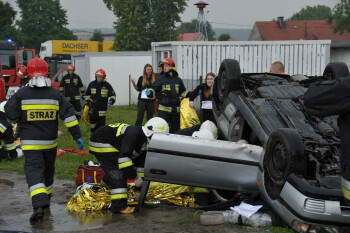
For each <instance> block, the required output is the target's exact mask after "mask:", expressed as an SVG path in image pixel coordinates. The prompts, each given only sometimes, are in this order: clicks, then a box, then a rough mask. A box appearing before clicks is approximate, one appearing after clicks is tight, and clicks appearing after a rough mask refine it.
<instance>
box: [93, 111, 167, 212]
mask: <svg viewBox="0 0 350 233" xmlns="http://www.w3.org/2000/svg"><path fill="white" fill-rule="evenodd" d="M168 132H169V126H168V124H167V122H166V121H165V120H164V119H162V118H160V117H154V118H152V119H150V120H149V121H147V123H146V124H145V125H144V126H134V125H127V124H123V123H116V124H110V125H105V126H102V127H100V128H98V129H97V130H96V131H95V132H94V133H93V134H92V135H91V138H90V146H89V152H90V153H91V154H93V155H95V157H96V159H97V160H98V161H99V163H100V164H101V167H102V168H103V170H104V171H105V176H104V177H103V183H105V184H107V185H108V186H110V188H111V211H112V212H113V213H122V214H130V213H133V212H134V211H135V207H128V206H127V198H128V196H127V184H126V179H132V180H134V183H135V185H136V187H140V186H141V185H142V182H143V180H142V178H141V177H143V172H142V171H138V172H137V171H136V169H135V168H134V166H133V158H134V157H135V155H140V154H145V153H142V152H145V151H146V147H147V144H148V140H149V139H150V138H151V136H152V135H153V134H154V133H168Z"/></svg>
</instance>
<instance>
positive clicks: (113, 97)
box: [109, 95, 117, 101]
mask: <svg viewBox="0 0 350 233" xmlns="http://www.w3.org/2000/svg"><path fill="white" fill-rule="evenodd" d="M109 98H110V99H113V100H114V101H115V100H116V99H117V97H116V96H115V95H112V96H111V97H109Z"/></svg>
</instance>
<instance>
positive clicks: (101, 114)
mask: <svg viewBox="0 0 350 233" xmlns="http://www.w3.org/2000/svg"><path fill="white" fill-rule="evenodd" d="M106 114H107V111H98V116H106Z"/></svg>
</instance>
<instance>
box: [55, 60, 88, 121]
mask: <svg viewBox="0 0 350 233" xmlns="http://www.w3.org/2000/svg"><path fill="white" fill-rule="evenodd" d="M67 71H68V74H66V75H65V76H63V78H62V80H61V83H60V91H61V92H62V94H63V95H64V96H65V97H66V98H67V100H68V101H69V103H71V104H72V105H73V107H74V111H75V116H76V117H77V119H78V120H79V119H80V117H81V103H80V96H81V95H82V96H84V94H85V88H84V86H83V83H82V82H81V79H80V77H79V75H77V74H76V73H75V67H74V66H73V65H68V66H67Z"/></svg>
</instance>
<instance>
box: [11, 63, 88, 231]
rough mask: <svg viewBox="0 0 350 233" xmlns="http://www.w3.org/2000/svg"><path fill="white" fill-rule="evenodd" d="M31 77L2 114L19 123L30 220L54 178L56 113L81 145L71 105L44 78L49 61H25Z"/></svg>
mask: <svg viewBox="0 0 350 233" xmlns="http://www.w3.org/2000/svg"><path fill="white" fill-rule="evenodd" d="M27 68H28V74H29V77H30V80H29V83H28V85H27V86H25V87H22V88H21V89H19V90H18V91H17V92H16V93H15V94H14V95H13V96H12V97H11V98H10V99H9V100H8V101H7V103H6V105H5V114H6V117H7V119H8V120H10V122H14V123H18V124H19V125H20V127H21V145H22V150H23V152H24V157H25V163H24V171H25V175H26V180H27V183H28V187H29V191H30V197H31V200H32V206H33V209H34V212H33V214H32V215H31V217H30V219H29V220H30V223H31V224H35V223H38V222H41V221H42V219H43V216H44V210H43V209H44V208H46V207H49V205H50V197H51V192H52V187H53V181H54V172H55V159H56V152H57V131H58V117H60V118H61V119H62V121H63V123H64V125H65V126H66V127H68V131H69V132H70V133H71V135H72V136H73V139H74V140H76V142H77V144H78V147H79V149H82V148H83V147H84V142H83V140H82V139H81V132H80V128H79V125H78V121H77V118H76V117H75V115H74V108H73V106H72V105H71V104H70V103H69V102H68V101H67V100H66V99H65V97H64V96H63V95H62V94H61V93H60V91H59V90H56V89H54V88H52V87H51V80H50V79H49V78H47V75H48V64H47V63H46V61H44V60H43V59H40V58H34V59H32V60H30V61H29V63H28V67H27Z"/></svg>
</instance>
